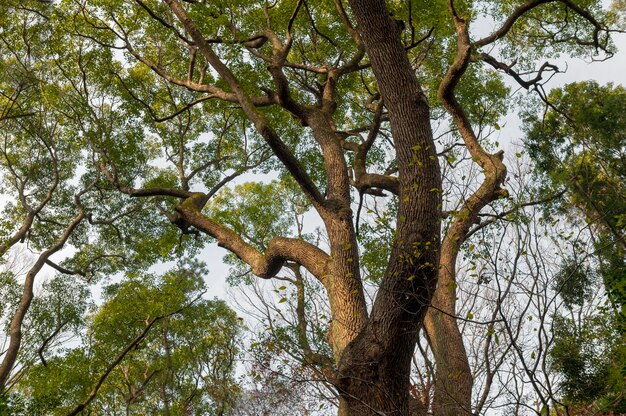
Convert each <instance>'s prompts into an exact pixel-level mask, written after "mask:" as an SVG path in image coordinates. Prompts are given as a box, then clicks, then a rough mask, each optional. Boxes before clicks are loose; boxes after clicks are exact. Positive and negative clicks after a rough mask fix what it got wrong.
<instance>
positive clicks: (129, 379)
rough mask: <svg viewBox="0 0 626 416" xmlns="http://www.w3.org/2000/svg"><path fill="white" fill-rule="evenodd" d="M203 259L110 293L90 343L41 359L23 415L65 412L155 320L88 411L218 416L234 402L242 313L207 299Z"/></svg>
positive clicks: (93, 319)
mask: <svg viewBox="0 0 626 416" xmlns="http://www.w3.org/2000/svg"><path fill="white" fill-rule="evenodd" d="M205 274H206V269H204V267H203V266H202V265H201V264H197V263H190V264H186V265H181V266H179V267H177V268H176V269H174V270H172V271H170V272H167V273H165V274H163V275H149V274H142V275H129V276H127V277H126V278H125V279H124V280H122V281H120V282H119V283H116V284H112V285H109V286H108V287H106V289H105V291H104V303H103V304H102V305H101V306H99V307H98V308H97V309H95V310H94V312H93V314H91V316H90V318H89V321H88V325H87V329H86V333H85V337H84V340H83V343H84V345H83V346H80V347H77V348H72V349H68V350H66V351H64V352H61V353H60V354H57V355H55V356H54V357H51V358H49V359H48V360H47V364H46V365H43V364H38V365H36V366H35V367H34V368H33V370H32V371H30V372H28V374H27V375H26V377H25V378H24V379H23V380H22V381H20V383H19V384H18V385H17V387H16V389H15V391H16V393H15V394H19V395H20V396H21V397H22V398H23V400H24V403H25V404H24V410H23V413H24V414H33V415H34V414H50V415H56V414H60V415H61V414H66V413H67V412H68V411H69V409H72V408H73V407H75V406H76V405H77V404H79V403H80V402H81V401H82V400H84V398H85V397H86V396H87V394H88V393H89V392H90V391H91V389H92V388H93V386H94V385H95V382H96V380H97V379H98V377H100V375H101V374H102V373H103V372H104V371H105V369H106V368H107V366H109V365H110V363H111V362H112V361H113V360H114V359H115V358H116V357H117V356H118V355H119V354H120V353H121V351H122V350H124V348H126V346H128V345H130V344H131V342H133V340H134V339H135V338H136V337H137V336H138V334H139V333H141V332H142V331H143V330H144V329H145V328H146V326H147V325H148V324H149V323H150V322H151V321H153V320H155V319H156V320H157V321H156V323H155V324H154V326H153V327H152V328H151V329H150V331H149V332H148V334H147V335H146V337H145V338H144V339H143V340H142V341H141V342H140V343H139V344H137V346H136V347H135V348H133V349H132V350H131V351H130V352H129V353H128V354H127V355H126V356H125V357H124V360H123V361H122V362H121V363H120V365H119V366H118V367H117V368H115V369H114V371H113V372H112V373H111V374H110V375H109V377H108V378H107V379H106V381H105V383H104V384H103V385H102V387H101V389H100V391H99V393H98V397H97V398H96V399H95V400H94V401H93V402H92V403H91V405H90V406H89V407H88V409H90V410H88V411H98V412H104V413H107V414H117V413H118V412H130V413H129V414H138V415H139V414H146V413H149V414H161V413H162V412H164V408H168V409H169V410H170V411H171V412H172V414H186V413H187V412H193V414H202V415H213V414H221V412H223V411H225V410H227V409H228V408H230V407H232V406H233V404H234V402H235V400H236V398H237V391H238V387H237V386H236V384H235V381H234V378H233V376H234V365H235V358H236V356H237V355H238V348H239V346H238V341H237V339H238V337H239V334H240V331H241V330H242V327H241V323H240V321H239V319H238V318H237V316H236V314H235V313H234V312H233V311H232V310H231V309H230V308H228V306H226V304H225V303H224V302H223V301H218V300H207V299H204V298H203V297H202V296H203V294H204V292H205V290H206V289H205V286H204V282H203V277H204V276H205Z"/></svg>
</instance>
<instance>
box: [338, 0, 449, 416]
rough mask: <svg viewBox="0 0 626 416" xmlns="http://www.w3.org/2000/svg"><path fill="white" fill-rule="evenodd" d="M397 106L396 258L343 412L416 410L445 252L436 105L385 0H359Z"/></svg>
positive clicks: (379, 69) (352, 366)
mask: <svg viewBox="0 0 626 416" xmlns="http://www.w3.org/2000/svg"><path fill="white" fill-rule="evenodd" d="M350 5H351V6H352V10H353V12H354V14H355V16H356V18H357V22H358V26H359V31H360V34H361V37H362V39H363V41H364V43H365V47H366V50H367V52H368V55H369V57H370V61H371V63H372V69H373V71H374V74H375V76H376V79H377V81H378V86H379V89H380V92H381V96H382V98H383V101H384V103H385V106H386V107H387V109H388V111H389V118H390V124H391V129H392V133H393V140H394V144H395V147H396V155H397V160H398V175H399V181H400V195H399V198H400V201H399V208H398V218H397V233H396V236H395V240H394V245H393V247H392V251H391V255H390V260H389V264H388V267H387V270H386V273H385V276H384V278H383V282H382V284H381V287H380V289H379V292H378V295H377V297H376V300H375V301H374V306H373V309H372V312H371V315H370V319H369V321H368V323H367V325H366V326H365V327H364V328H363V330H362V331H361V332H360V334H359V335H358V336H357V338H356V339H355V340H354V341H353V342H352V343H350V344H349V345H348V347H347V348H346V349H345V351H344V352H343V354H342V357H341V361H340V363H339V368H338V372H339V378H338V382H337V385H338V388H339V390H340V393H341V406H340V415H342V416H343V415H359V416H364V415H381V414H384V415H408V414H409V407H410V406H409V402H410V400H409V375H410V368H411V358H412V356H413V353H414V349H415V344H416V341H417V336H418V332H419V329H420V327H421V324H422V321H423V318H424V314H425V313H426V310H427V308H428V305H429V303H430V299H431V297H432V294H433V291H434V288H435V285H436V280H437V265H438V257H439V238H440V236H439V233H440V209H441V206H440V193H441V173H440V170H439V164H438V161H437V157H436V152H435V146H434V142H433V136H432V130H431V126H430V110H429V106H428V103H427V101H426V98H425V96H424V94H423V92H422V90H421V87H420V85H419V83H418V81H417V78H416V77H415V74H414V71H413V69H412V68H411V65H410V63H409V61H408V58H407V55H406V52H405V50H404V47H403V46H402V43H401V42H400V36H399V35H400V33H399V28H398V26H397V24H396V22H395V21H394V20H393V19H391V17H390V16H389V13H388V12H387V9H386V7H385V3H384V1H382V0H351V1H350Z"/></svg>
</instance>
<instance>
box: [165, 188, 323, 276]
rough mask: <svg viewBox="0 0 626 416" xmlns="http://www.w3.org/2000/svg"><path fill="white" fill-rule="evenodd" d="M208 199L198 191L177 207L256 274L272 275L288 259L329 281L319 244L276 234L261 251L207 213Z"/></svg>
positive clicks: (190, 221)
mask: <svg viewBox="0 0 626 416" xmlns="http://www.w3.org/2000/svg"><path fill="white" fill-rule="evenodd" d="M205 202H206V196H205V195H204V194H202V193H196V194H194V195H193V196H191V197H190V198H188V199H186V200H185V201H184V202H183V203H181V204H179V205H178V206H177V207H176V211H177V212H178V213H179V214H180V216H181V218H182V219H183V220H184V221H185V222H186V223H187V224H189V225H192V226H194V227H195V228H197V229H198V230H200V231H202V232H204V233H206V234H208V235H210V236H211V237H213V238H215V239H216V240H217V242H218V244H219V245H220V246H222V247H224V248H226V249H227V250H229V251H231V252H232V253H234V254H235V255H237V257H239V258H240V259H241V260H242V261H244V262H245V263H247V264H248V265H249V266H250V267H251V268H252V272H253V273H254V274H255V275H257V276H259V277H261V278H264V279H269V278H272V277H274V276H275V275H276V273H278V272H279V271H280V269H281V268H282V267H283V265H284V263H285V261H287V260H288V261H292V262H295V263H297V264H300V265H301V266H303V267H304V268H305V269H307V270H308V271H309V272H310V273H311V274H312V275H313V276H315V277H316V278H317V279H318V280H319V281H320V282H321V283H322V284H326V283H327V282H326V275H327V274H328V271H327V267H326V266H327V264H328V263H329V261H330V258H329V256H328V255H327V254H326V253H324V252H323V251H322V250H320V249H319V248H317V247H315V246H313V245H312V244H309V243H307V242H306V241H303V240H298V239H293V238H285V237H274V238H273V239H272V240H271V241H270V243H269V244H268V246H267V250H266V251H265V253H261V252H259V251H258V250H257V249H255V248H254V247H252V246H251V245H250V244H248V243H246V242H245V241H244V240H243V239H242V238H241V236H239V235H238V234H237V233H235V232H234V231H232V230H231V229H230V228H228V227H226V226H224V225H222V224H219V223H218V222H216V221H214V220H212V219H211V218H209V217H207V216H206V215H203V214H202V213H201V212H200V210H201V209H202V207H203V206H204V203H205Z"/></svg>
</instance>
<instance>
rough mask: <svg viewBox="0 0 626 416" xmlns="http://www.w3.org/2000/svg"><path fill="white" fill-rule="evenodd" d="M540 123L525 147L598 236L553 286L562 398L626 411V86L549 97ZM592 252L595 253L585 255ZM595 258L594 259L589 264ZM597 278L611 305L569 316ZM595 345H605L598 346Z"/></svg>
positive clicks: (579, 87) (570, 89)
mask: <svg viewBox="0 0 626 416" xmlns="http://www.w3.org/2000/svg"><path fill="white" fill-rule="evenodd" d="M548 100H549V102H550V103H551V104H550V106H549V107H548V108H546V110H545V112H544V113H543V115H542V117H541V118H539V117H537V116H536V115H532V116H530V117H529V125H528V131H527V138H526V142H527V145H528V149H529V151H530V155H531V157H533V158H534V159H535V160H536V161H537V165H538V167H539V171H540V172H541V174H543V175H546V176H547V178H548V184H549V185H548V186H549V187H555V186H564V187H565V189H566V190H567V194H566V198H565V199H564V200H561V201H560V204H559V205H557V207H558V208H560V209H561V210H563V211H565V212H568V213H570V214H571V215H573V216H574V218H581V219H582V220H583V221H584V223H586V224H587V225H588V226H589V227H590V228H591V230H592V236H593V244H592V245H591V247H582V248H579V249H578V250H575V251H574V253H573V256H572V257H570V258H569V259H566V260H565V261H564V262H563V264H562V267H561V270H560V272H559V274H558V275H557V279H556V282H555V284H556V285H559V286H561V287H562V289H563V290H562V291H563V293H564V296H563V298H564V301H565V305H566V307H567V308H566V309H567V310H569V312H570V314H567V313H563V314H559V316H558V319H557V321H556V325H555V336H556V342H555V345H554V347H553V349H552V350H551V355H552V357H553V361H554V363H553V365H554V366H555V368H556V369H557V370H558V371H559V372H560V373H562V374H563V376H564V381H563V386H564V392H563V396H564V397H565V399H566V400H567V401H568V402H569V403H570V404H571V405H573V406H576V405H577V406H581V405H582V406H590V405H596V406H598V407H599V408H600V409H602V410H604V409H606V410H614V411H616V412H623V411H626V402H625V401H624V398H623V395H622V392H623V389H624V374H626V359H625V357H626V355H625V354H626V349H624V339H625V337H626V290H625V287H624V276H625V275H626V252H625V249H626V245H625V242H626V240H625V238H626V237H625V235H624V230H625V229H626V228H625V224H626V223H625V222H624V216H625V215H626V194H625V193H624V189H625V186H626V170H625V168H624V161H625V160H626V159H625V158H626V140H625V138H624V136H623V134H622V133H621V132H622V131H623V130H624V128H626V119H625V118H624V115H623V113H622V110H621V109H622V108H623V106H624V105H625V104H626V92H625V91H624V88H623V87H621V86H613V85H612V84H609V85H606V86H600V85H598V84H597V83H595V82H580V83H574V84H569V85H566V86H564V87H563V88H559V89H555V90H553V91H551V92H550V94H549V96H548ZM589 248H591V250H592V254H591V255H589V254H586V253H587V250H588V249H589ZM587 257H590V260H587ZM594 279H597V280H600V281H602V282H603V283H604V289H605V290H606V292H607V294H608V298H609V299H608V300H609V303H608V305H603V306H602V309H601V311H603V312H602V313H601V314H596V315H594V316H590V317H587V319H584V320H582V321H581V320H580V319H575V318H574V317H573V316H571V312H572V310H577V309H579V308H581V307H582V306H583V304H584V303H585V301H586V300H588V298H589V296H590V292H591V290H592V289H591V287H593V285H592V282H593V280H594ZM597 339H601V340H604V342H603V343H598V341H597Z"/></svg>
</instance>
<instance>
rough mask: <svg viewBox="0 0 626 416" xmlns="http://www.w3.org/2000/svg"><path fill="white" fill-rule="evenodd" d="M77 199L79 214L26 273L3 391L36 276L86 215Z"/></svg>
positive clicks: (2, 373)
mask: <svg viewBox="0 0 626 416" xmlns="http://www.w3.org/2000/svg"><path fill="white" fill-rule="evenodd" d="M76 199H77V205H78V214H77V215H76V216H75V217H74V218H72V220H71V221H70V222H69V224H68V225H67V227H66V228H65V230H64V231H63V233H62V234H61V236H60V237H59V238H58V239H57V241H56V242H55V243H54V244H53V245H52V246H51V247H50V248H48V249H47V250H45V251H44V252H43V253H41V254H40V255H39V258H38V259H37V261H36V262H35V264H34V265H33V266H32V267H31V269H30V270H29V271H28V273H27V274H26V278H25V279H24V289H23V291H22V297H21V299H20V303H19V305H18V306H17V310H16V311H15V314H14V315H13V318H12V319H11V325H10V329H9V333H10V340H9V347H8V348H7V351H6V355H5V356H4V359H3V360H2V363H1V364H0V391H2V390H3V389H4V386H5V385H6V382H7V380H8V378H9V375H10V374H11V370H13V366H14V365H15V361H16V360H17V355H18V352H19V350H20V347H21V345H22V323H23V322H24V318H25V317H26V313H27V312H28V310H29V309H30V304H31V302H32V300H33V297H34V296H35V295H34V286H35V277H36V276H37V274H38V273H39V271H41V269H42V268H43V266H44V265H45V264H46V261H47V260H48V259H49V258H50V256H52V255H53V254H54V253H56V252H58V251H59V250H61V249H62V248H63V246H64V245H65V242H66V241H67V240H68V239H69V237H70V235H71V234H72V232H73V231H74V229H75V228H76V227H77V226H78V225H79V224H80V223H81V221H82V220H83V219H84V218H85V216H86V214H85V210H84V209H83V208H82V206H81V205H80V203H79V201H78V197H76Z"/></svg>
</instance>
